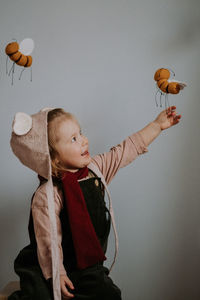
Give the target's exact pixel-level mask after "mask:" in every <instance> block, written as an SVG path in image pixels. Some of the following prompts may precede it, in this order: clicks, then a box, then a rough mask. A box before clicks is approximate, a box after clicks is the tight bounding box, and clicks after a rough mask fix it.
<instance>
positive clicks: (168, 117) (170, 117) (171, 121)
mask: <svg viewBox="0 0 200 300" xmlns="http://www.w3.org/2000/svg"><path fill="white" fill-rule="evenodd" d="M180 118H181V115H177V112H176V106H170V107H168V108H167V109H166V110H163V111H162V112H161V113H160V114H159V115H158V116H157V118H156V119H155V121H154V122H155V123H157V124H159V125H160V129H161V130H164V129H167V128H169V127H171V126H173V125H176V124H178V123H179V121H180Z"/></svg>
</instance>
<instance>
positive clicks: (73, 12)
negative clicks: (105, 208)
mask: <svg viewBox="0 0 200 300" xmlns="http://www.w3.org/2000/svg"><path fill="white" fill-rule="evenodd" d="M0 25H1V26H0V37H1V43H0V52H1V53H0V91H1V98H0V103H1V109H0V133H1V157H0V166H1V169H0V170H1V171H0V172H1V173H0V174H1V175H0V176H1V180H0V239H1V246H0V254H1V255H0V270H1V272H0V286H3V285H5V284H6V283H7V282H8V281H9V280H15V279H17V276H16V275H15V274H14V270H13V261H14V258H15V257H16V255H17V253H18V252H19V250H20V249H21V248H23V247H24V246H25V245H27V244H28V242H29V240H28V231H27V223H28V218H29V207H30V200H31V196H32V193H33V192H34V190H35V188H36V187H37V184H38V180H37V176H36V174H34V173H33V172H32V171H31V170H29V169H27V168H26V167H24V166H23V165H21V163H20V162H19V161H18V160H17V158H16V157H15V156H14V155H13V153H12V152H11V149H10V146H9V140H10V134H11V123H12V120H13V117H14V114H15V113H16V112H17V111H24V112H26V113H30V114H33V113H35V112H37V111H39V110H40V109H41V108H43V107H45V106H48V107H63V108H65V109H66V110H69V111H70V112H73V113H74V114H75V115H76V116H77V118H78V119H79V121H80V123H81V124H82V127H83V131H84V133H85V134H86V135H87V136H88V138H89V140H90V145H91V146H90V150H91V153H92V154H95V153H99V152H103V151H106V150H108V149H109V148H110V147H111V146H113V145H115V144H117V143H119V142H121V141H122V139H124V138H125V137H127V136H128V135H129V134H131V133H132V132H135V131H137V130H139V129H141V128H142V127H144V126H145V125H146V124H147V123H148V122H150V121H152V120H153V119H154V118H155V117H156V116H157V114H158V113H159V112H160V110H161V109H160V108H156V107H155V102H154V96H155V83H154V81H153V75H154V72H155V70H156V69H158V68H159V67H170V68H172V69H173V70H174V71H175V73H176V79H178V80H183V81H184V82H186V83H187V84H188V86H187V88H186V89H185V90H184V91H182V92H181V93H180V94H179V95H175V96H170V98H169V100H170V103H171V104H175V105H177V110H178V112H179V113H181V114H182V116H183V117H182V121H181V123H180V124H179V125H177V126H176V127H174V128H171V129H169V130H167V131H165V132H163V133H162V134H161V135H160V137H159V138H158V139H157V140H156V141H155V142H154V143H153V144H152V145H151V146H150V147H149V152H148V153H147V154H145V155H144V156H141V157H140V158H138V159H137V160H136V161H135V162H134V163H133V164H131V165H130V166H128V167H126V168H124V169H122V170H121V171H120V172H119V174H118V176H117V177H116V178H115V179H114V180H113V182H112V183H111V185H110V190H111V193H112V196H113V204H114V209H115V214H116V221H117V228H118V232H119V241H120V248H119V256H118V260H117V263H116V265H115V268H114V270H113V272H112V278H113V279H114V281H115V282H116V284H118V285H119V286H120V287H121V289H122V293H123V300H132V299H137V300H157V299H162V300H188V299H189V300H197V299H200V284H199V280H200V218H199V215H200V196H199V195H200V181H199V179H200V175H199V172H200V164H199V152H200V142H199V125H200V121H199V113H200V99H199V90H198V89H199V82H200V81H199V78H200V60H199V54H200V2H199V1H198V0H144V1H141V0H140V1H139V0H134V1H131V0H127V1H125V0H121V1H120V0H101V1H100V0H99V1H97V0H73V1H72V0H71V1H70V0H58V1H52V0H42V1H41V0H40V1H39V0H34V1H29V0H17V1H14V0H13V1H11V0H1V2H0ZM27 37H30V38H33V40H34V41H35V49H34V52H33V60H34V62H33V82H32V83H31V82H30V73H29V70H27V71H26V72H24V74H23V77H22V79H21V81H19V80H18V76H19V73H20V67H17V68H16V73H15V74H14V75H15V76H14V85H13V86H11V79H10V78H9V77H7V76H6V72H5V62H6V55H5V54H4V48H5V46H6V44H7V42H9V41H10V40H11V39H12V38H16V39H17V41H21V40H22V39H24V38H27ZM112 248H113V242H112V238H111V243H110V250H109V253H110V255H111V253H112V251H113V249H112ZM110 255H109V256H110Z"/></svg>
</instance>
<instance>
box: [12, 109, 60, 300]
mask: <svg viewBox="0 0 200 300" xmlns="http://www.w3.org/2000/svg"><path fill="white" fill-rule="evenodd" d="M53 109H54V108H44V109H42V110H40V111H39V112H38V113H36V114H33V115H28V114H26V113H23V112H18V113H16V114H15V116H14V120H13V123H12V136H11V140H10V145H11V148H12V150H13V152H14V154H15V155H16V156H17V157H18V158H19V160H20V161H21V162H22V164H24V165H25V166H27V167H28V168H30V169H32V170H33V171H35V172H36V173H37V174H39V175H41V176H42V177H44V178H45V179H46V180H47V181H46V182H45V183H44V184H45V185H46V194H47V203H48V211H49V220H50V226H51V228H50V232H51V254H52V256H51V257H52V277H53V278H52V279H53V293H54V300H60V299H61V292H60V274H59V252H58V247H57V245H58V243H57V240H58V237H57V229H56V217H55V205H54V194H53V183H52V176H51V174H52V172H51V158H50V153H49V147H48V127H47V125H48V120H47V116H48V112H49V111H51V110H53Z"/></svg>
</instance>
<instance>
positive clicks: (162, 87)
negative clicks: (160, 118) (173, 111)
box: [154, 68, 186, 108]
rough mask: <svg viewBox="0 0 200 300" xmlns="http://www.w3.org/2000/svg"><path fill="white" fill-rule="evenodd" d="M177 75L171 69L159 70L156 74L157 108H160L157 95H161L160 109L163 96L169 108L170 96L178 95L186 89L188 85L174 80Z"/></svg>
mask: <svg viewBox="0 0 200 300" xmlns="http://www.w3.org/2000/svg"><path fill="white" fill-rule="evenodd" d="M174 77H175V73H174V71H172V70H170V69H164V68H161V69H158V70H157V71H156V72H155V75H154V80H155V81H156V88H157V92H156V95H155V101H156V106H158V102H157V95H158V94H160V107H162V96H165V108H167V106H168V107H169V106H170V105H169V100H168V94H178V93H179V92H180V90H183V89H184V87H186V84H185V83H183V82H180V81H175V80H174Z"/></svg>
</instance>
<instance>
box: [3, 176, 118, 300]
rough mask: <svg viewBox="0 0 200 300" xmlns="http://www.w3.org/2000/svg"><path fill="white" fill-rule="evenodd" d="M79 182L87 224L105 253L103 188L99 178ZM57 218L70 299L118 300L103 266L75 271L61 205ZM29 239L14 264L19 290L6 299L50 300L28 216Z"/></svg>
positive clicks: (106, 223) (107, 219) (106, 225)
mask: <svg viewBox="0 0 200 300" xmlns="http://www.w3.org/2000/svg"><path fill="white" fill-rule="evenodd" d="M79 183H80V187H81V189H82V192H83V195H84V199H85V201H86V205H87V208H88V212H89V215H90V217H91V221H92V223H93V226H94V229H95V231H96V234H97V236H98V238H99V241H100V243H101V246H102V249H103V251H104V253H105V252H106V249H107V242H108V235H109V231H110V224H111V218H110V213H109V211H108V209H107V208H106V204H105V201H104V189H103V185H102V183H101V179H100V178H98V177H92V178H90V179H87V180H84V181H80V182H79ZM55 184H58V183H55ZM60 219H61V225H62V249H63V257H64V261H63V264H64V267H65V269H66V270H67V275H68V277H69V278H70V279H71V281H72V282H73V285H74V287H75V290H73V291H70V292H72V293H73V294H74V295H75V297H74V298H72V299H75V300H81V299H85V300H86V299H87V300H121V291H120V289H119V288H118V287H117V286H116V285H115V284H114V283H113V281H112V280H111V278H110V277H109V276H108V274H109V270H108V269H107V268H106V267H104V266H103V263H98V264H95V265H94V266H91V267H88V268H86V269H84V270H78V269H77V267H76V256H75V251H74V247H73V240H72V235H71V230H70V225H69V221H68V215H67V210H66V207H65V203H64V208H63V209H62V210H61V213H60ZM29 236H30V245H28V246H27V247H25V248H24V249H22V250H21V251H20V253H19V254H18V256H17V258H16V259H15V262H14V269H15V272H16V273H17V274H18V275H19V277H20V286H21V290H20V291H17V292H14V293H13V294H12V295H11V296H10V297H9V298H8V300H52V299H53V292H52V287H51V283H50V281H47V280H45V278H44V276H43V274H42V271H41V268H40V266H39V263H38V258H37V244H36V240H35V234H34V229H33V220H32V214H30V220H29Z"/></svg>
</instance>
